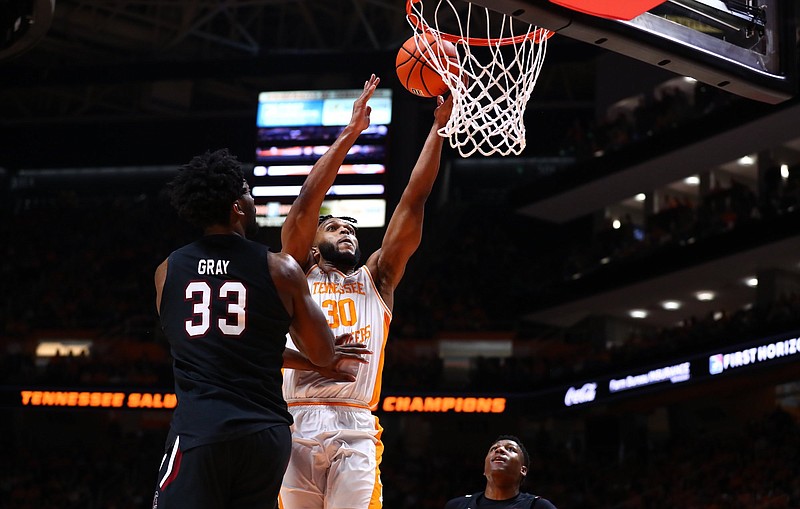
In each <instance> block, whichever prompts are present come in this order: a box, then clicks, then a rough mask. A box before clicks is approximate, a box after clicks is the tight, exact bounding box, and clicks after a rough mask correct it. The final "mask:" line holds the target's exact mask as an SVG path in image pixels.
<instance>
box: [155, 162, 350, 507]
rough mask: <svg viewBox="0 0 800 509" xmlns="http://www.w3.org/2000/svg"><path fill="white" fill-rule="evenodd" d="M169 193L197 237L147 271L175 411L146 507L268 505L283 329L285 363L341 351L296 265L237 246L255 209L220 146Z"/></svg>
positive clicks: (275, 468) (282, 423) (279, 471)
mask: <svg viewBox="0 0 800 509" xmlns="http://www.w3.org/2000/svg"><path fill="white" fill-rule="evenodd" d="M169 191H170V196H171V200H172V204H173V205H174V206H175V208H176V209H177V211H178V213H179V215H180V216H181V217H182V218H184V219H186V220H188V221H189V222H191V223H192V224H194V225H196V226H199V227H201V228H203V231H204V235H203V237H202V238H200V239H199V240H197V241H196V242H194V243H191V244H188V245H186V246H184V247H182V248H180V249H178V250H176V251H174V252H173V253H172V254H170V255H169V257H168V258H167V260H165V261H164V262H163V263H162V264H161V265H160V266H159V267H158V269H157V270H156V274H155V283H156V307H157V309H158V311H159V315H160V318H161V325H162V328H163V330H164V332H165V334H166V337H167V339H168V340H169V342H170V346H171V351H172V356H173V358H174V363H173V372H174V376H175V392H176V395H177V398H178V405H177V407H176V408H175V412H174V415H173V419H172V424H171V428H170V432H169V436H168V439H167V448H166V454H165V456H164V459H163V460H162V463H161V468H160V472H159V477H158V486H157V489H156V493H155V498H154V500H153V508H154V509H156V508H159V509H173V508H176V509H177V508H180V509H197V508H201V509H204V508H209V509H211V508H214V509H219V508H226V507H230V508H234V507H235V508H236V509H245V508H252V509H256V508H259V509H265V508H272V507H274V506H275V504H276V500H277V496H278V490H279V488H280V484H281V479H282V477H283V474H284V472H285V470H286V464H287V462H288V461H289V452H290V447H291V435H290V433H289V425H290V424H291V422H292V418H291V416H290V415H289V413H288V412H287V408H286V402H285V401H284V399H283V396H282V394H281V383H282V376H281V367H282V365H283V353H284V345H285V343H286V333H287V332H288V331H289V329H291V330H292V333H293V335H294V337H296V338H301V339H300V341H299V343H297V346H298V348H299V349H300V350H301V351H302V353H303V354H304V355H305V356H299V355H295V356H294V357H293V362H295V363H306V364H313V365H315V366H317V367H320V369H324V370H327V371H329V372H330V371H335V366H336V365H337V363H338V362H339V360H340V357H341V356H342V355H341V354H336V353H335V350H334V338H333V335H332V333H331V330H330V327H328V322H327V320H326V319H325V317H324V315H323V314H322V311H321V310H320V308H319V306H318V305H317V304H316V303H315V302H314V301H313V300H311V296H310V294H309V290H308V285H307V283H306V278H305V274H303V272H302V270H301V269H300V266H299V265H298V264H297V262H296V261H295V260H294V259H293V258H291V257H290V256H288V255H284V254H280V253H271V252H269V251H268V248H267V247H266V246H264V245H261V244H258V243H256V242H252V241H250V240H247V238H246V237H247V235H248V234H252V233H253V232H254V231H255V229H256V228H257V226H256V220H255V204H254V202H253V197H252V196H251V194H250V188H249V186H248V184H247V182H246V181H245V179H244V174H243V172H242V170H241V168H240V164H239V162H238V161H237V160H236V158H235V157H233V156H232V155H230V154H229V153H228V151H227V150H224V149H223V150H218V151H216V152H209V153H206V154H204V155H202V156H198V157H195V158H194V159H192V161H191V162H190V163H189V164H187V165H185V166H183V167H182V168H181V169H180V172H179V173H178V175H177V176H176V177H175V179H174V180H173V181H172V182H171V183H170V185H169ZM345 356H347V355H346V354H345Z"/></svg>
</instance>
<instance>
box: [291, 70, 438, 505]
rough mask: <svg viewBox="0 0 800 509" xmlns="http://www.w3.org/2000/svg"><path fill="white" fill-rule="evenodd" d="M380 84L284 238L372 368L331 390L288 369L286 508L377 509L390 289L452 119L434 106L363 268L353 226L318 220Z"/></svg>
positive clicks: (416, 235) (301, 201)
mask: <svg viewBox="0 0 800 509" xmlns="http://www.w3.org/2000/svg"><path fill="white" fill-rule="evenodd" d="M379 82H380V79H379V78H377V77H375V75H372V76H371V77H370V79H369V80H367V82H366V83H365V84H364V91H363V92H362V94H361V96H360V97H359V98H358V99H357V100H356V101H355V103H354V104H353V114H352V118H351V120H350V123H349V124H348V125H347V126H346V127H345V128H344V130H343V132H342V133H341V134H340V135H339V137H338V138H337V139H336V141H335V142H334V143H333V145H331V147H330V149H329V150H328V151H327V152H326V153H325V154H324V155H323V156H322V157H321V158H320V159H319V160H318V161H317V163H316V164H315V165H314V168H313V169H312V170H311V172H310V173H309V175H308V177H307V178H306V181H305V183H304V184H303V187H302V189H301V190H300V194H299V195H298V197H297V199H296V200H295V202H294V204H293V205H292V208H291V210H290V212H289V215H288V216H287V218H286V222H285V223H284V225H283V228H282V230H281V242H282V249H281V250H282V252H284V253H288V254H289V255H291V256H292V257H294V258H295V259H296V260H297V261H298V263H299V264H300V266H301V267H302V268H303V269H304V270H305V271H306V277H307V279H308V285H309V289H310V290H311V294H312V298H314V299H315V300H316V301H317V302H318V303H319V305H320V306H321V307H322V310H323V313H324V314H325V315H326V316H327V318H328V324H329V325H330V327H331V328H332V329H333V333H334V335H335V336H339V335H341V334H345V333H350V334H351V335H352V341H353V342H360V343H365V344H366V345H367V348H368V349H369V350H370V351H371V352H372V357H371V359H370V360H369V363H366V364H365V363H362V362H355V361H354V362H353V364H352V368H353V372H354V373H355V382H352V383H347V382H337V381H332V380H329V379H326V378H325V377H323V376H321V375H319V374H318V373H315V372H312V371H300V370H292V369H287V370H285V372H284V383H283V392H284V397H285V398H286V400H287V403H288V405H289V411H290V413H291V414H292V416H293V417H294V425H293V426H292V455H291V459H290V462H289V467H288V469H287V471H286V475H285V477H284V480H283V486H282V487H281V496H280V503H281V507H282V508H283V509H323V508H324V509H375V508H380V507H382V486H381V481H380V471H379V469H378V465H379V463H380V461H381V455H382V451H383V444H382V443H381V432H382V428H381V427H380V425H379V424H378V419H377V417H375V416H373V415H372V410H375V409H376V408H377V405H378V399H379V397H380V389H381V371H382V368H383V355H384V346H385V344H386V339H387V337H388V334H389V323H390V322H391V318H392V306H393V304H394V290H395V288H396V287H397V284H398V283H399V282H400V279H401V278H402V277H403V273H404V271H405V268H406V264H407V263H408V260H409V258H410V257H411V255H412V254H413V253H414V252H415V251H416V250H417V248H418V247H419V244H420V240H421V236H422V222H423V215H424V210H425V201H426V200H427V198H428V195H429V194H430V193H431V190H432V188H433V184H434V181H435V180H436V175H437V174H438V171H439V160H440V157H441V152H442V144H443V139H442V138H441V137H440V136H439V135H438V134H437V132H436V131H437V130H438V129H440V128H441V127H443V126H444V125H445V124H446V123H447V121H448V119H449V117H450V112H451V111H452V99H451V98H450V99H447V100H446V101H445V100H443V99H442V98H441V97H439V98H437V108H436V110H435V112H434V122H433V126H432V128H431V130H430V133H429V134H428V137H427V139H426V141H425V144H424V146H423V147H422V151H421V153H420V155H419V158H418V160H417V162H416V165H415V166H414V169H413V170H412V172H411V177H410V179H409V182H408V185H407V186H406V188H405V190H404V191H403V195H402V196H401V198H400V201H399V203H398V204H397V208H396V209H395V211H394V213H393V214H392V217H391V219H390V220H389V224H388V226H387V227H386V233H385V235H384V237H383V242H382V244H381V247H380V249H378V250H377V251H376V252H374V253H372V255H370V256H369V257H368V258H367V260H366V262H365V263H364V264H363V265H359V263H360V254H361V252H360V249H359V245H358V238H357V237H356V225H355V220H353V219H352V218H339V217H330V216H326V217H319V210H320V207H321V206H322V202H323V200H324V198H325V195H326V193H327V192H328V189H329V188H330V187H331V185H332V184H333V182H334V179H335V178H336V174H337V172H338V170H339V167H340V166H341V165H342V163H343V162H344V159H345V156H346V155H347V152H348V151H349V150H350V148H351V147H352V146H353V144H354V143H355V141H356V139H357V138H358V136H359V135H360V134H361V132H362V131H364V130H365V129H366V128H367V127H369V123H370V119H369V115H370V111H371V109H370V107H369V106H368V105H367V102H368V100H369V98H370V97H371V96H372V94H373V92H374V91H375V88H376V87H377V86H378V83H379Z"/></svg>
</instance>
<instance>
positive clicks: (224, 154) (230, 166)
mask: <svg viewBox="0 0 800 509" xmlns="http://www.w3.org/2000/svg"><path fill="white" fill-rule="evenodd" d="M244 183H245V178H244V172H243V171H242V166H241V163H240V162H239V160H238V159H237V158H236V156H234V155H232V154H231V153H230V152H228V149H226V148H223V149H219V150H216V151H214V152H210V151H209V152H206V153H205V154H202V155H198V156H195V157H194V158H192V160H191V161H189V162H188V163H187V164H185V165H183V166H181V167H180V168H179V170H178V174H177V175H176V176H175V178H173V179H172V181H171V182H170V183H169V184H168V185H167V190H168V192H169V197H170V202H171V203H172V206H173V207H175V210H177V212H178V215H179V216H180V217H181V218H183V219H185V220H186V221H188V222H189V223H191V224H193V225H195V226H199V227H200V228H206V227H208V226H211V225H214V224H225V225H227V224H229V222H230V208H231V204H232V203H233V202H234V201H236V200H237V199H238V198H239V197H241V196H242V195H243V194H244V191H245V188H244Z"/></svg>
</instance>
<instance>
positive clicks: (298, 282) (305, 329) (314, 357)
mask: <svg viewBox="0 0 800 509" xmlns="http://www.w3.org/2000/svg"><path fill="white" fill-rule="evenodd" d="M267 261H268V263H269V273H270V275H271V276H272V280H273V281H274V283H275V287H276V288H277V289H278V293H279V294H280V295H281V300H282V301H283V304H284V307H285V308H286V311H287V312H288V313H289V315H290V316H291V317H292V322H291V325H290V330H291V331H292V338H293V339H294V340H295V344H296V345H297V347H298V349H299V350H300V351H301V352H302V353H303V354H304V355H305V356H306V357H307V358H308V360H310V361H311V362H312V363H313V364H314V365H316V366H330V365H331V364H332V363H333V362H334V360H335V357H334V338H333V333H332V332H331V329H330V327H329V326H328V320H326V319H325V315H323V314H322V310H321V309H320V308H319V306H318V305H317V303H316V302H314V300H313V299H312V298H311V294H310V293H309V291H308V283H307V282H306V278H305V275H304V274H303V271H302V270H301V269H300V266H299V265H298V264H297V262H296V261H295V260H294V259H292V258H290V257H289V256H286V255H285V254H284V253H270V254H269V256H268V258H267Z"/></svg>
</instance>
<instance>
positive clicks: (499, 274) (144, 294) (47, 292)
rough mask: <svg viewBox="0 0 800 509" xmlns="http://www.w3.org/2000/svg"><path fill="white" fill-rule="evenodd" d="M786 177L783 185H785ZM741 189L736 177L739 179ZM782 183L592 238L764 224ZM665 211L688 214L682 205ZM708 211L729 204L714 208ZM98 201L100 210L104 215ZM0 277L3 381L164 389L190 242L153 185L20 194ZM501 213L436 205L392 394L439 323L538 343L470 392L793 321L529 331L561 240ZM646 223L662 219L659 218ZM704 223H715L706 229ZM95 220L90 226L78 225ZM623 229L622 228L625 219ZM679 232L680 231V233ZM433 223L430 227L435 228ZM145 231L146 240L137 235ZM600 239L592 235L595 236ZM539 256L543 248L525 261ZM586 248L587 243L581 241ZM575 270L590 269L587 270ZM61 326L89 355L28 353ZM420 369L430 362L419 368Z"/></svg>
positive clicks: (542, 380) (724, 315)
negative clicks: (768, 199) (161, 315)
mask: <svg viewBox="0 0 800 509" xmlns="http://www.w3.org/2000/svg"><path fill="white" fill-rule="evenodd" d="M792 182H794V180H793V179H789V180H787V183H786V184H785V185H784V186H783V187H781V188H780V189H782V190H783V189H785V190H789V191H791V189H793V188H792V187H791V186H792V185H794V184H792ZM734 187H735V186H734ZM782 190H779V193H778V194H777V196H778V201H777V203H780V204H784V205H781V208H779V209H777V210H773V211H772V216H770V217H765V216H768V215H769V214H767V213H766V212H764V213H762V214H754V213H752V211H753V210H764V209H760V208H759V206H758V201H757V200H755V199H753V198H748V197H747V196H749V193H747V192H744V191H734V192H731V193H728V192H725V191H724V190H718V191H717V192H715V193H712V196H710V197H708V202H709V203H715V202H718V201H720V199H719V196H720V195H724V196H727V197H729V198H731V199H730V200H722V201H725V202H726V203H731V204H733V206H734V208H736V209H738V208H741V207H739V206H737V205H736V203H738V200H739V198H736V197H737V196H738V197H741V199H742V200H745V201H746V202H747V203H748V204H749V205H748V207H747V211H751V212H749V213H748V212H744V213H742V214H741V215H737V216H736V217H735V218H733V219H730V220H729V221H728V222H726V223H725V226H720V218H721V217H723V216H722V215H720V214H712V215H710V216H707V219H709V220H708V221H707V222H706V223H703V222H702V221H700V220H699V219H698V218H699V217H701V216H702V214H690V215H688V216H687V218H684V219H681V220H680V221H678V220H675V221H670V222H669V224H671V225H674V224H677V225H680V226H679V227H677V230H676V227H670V226H667V227H665V228H662V229H661V230H662V231H663V230H668V231H669V234H668V235H669V236H670V238H671V239H672V240H671V241H670V242H667V241H664V240H663V238H664V237H665V235H667V234H664V233H662V234H661V237H660V239H662V240H658V241H655V240H652V239H651V238H650V235H649V234H647V235H645V237H644V238H642V239H641V240H637V239H630V238H629V239H627V240H626V242H629V243H633V242H635V243H638V244H640V247H637V248H632V247H627V248H624V249H620V248H619V246H620V245H622V244H619V243H618V244H616V246H617V248H610V247H609V246H613V245H614V243H613V242H611V241H609V240H608V237H606V236H603V235H599V236H597V237H595V238H594V239H592V238H587V239H585V242H586V245H587V246H591V245H593V244H592V242H595V244H597V243H598V242H599V243H600V244H601V245H603V246H605V247H604V249H606V250H607V251H602V253H603V254H604V255H605V256H608V257H609V258H610V259H611V260H612V263H610V264H606V265H601V264H600V263H597V267H598V268H601V267H603V266H611V265H613V263H616V262H621V261H624V260H625V259H626V258H628V257H642V256H644V254H643V253H653V252H657V249H656V246H659V245H660V246H666V245H670V244H676V243H679V240H678V239H680V238H684V237H683V236H686V235H691V236H692V237H694V238H696V239H704V238H707V239H711V241H713V239H714V236H715V235H720V234H723V233H727V232H731V231H734V232H735V231H736V230H737V228H739V227H740V226H748V225H752V224H756V225H757V224H758V222H760V221H769V220H770V219H771V218H772V217H773V216H774V215H775V214H794V213H796V212H792V209H793V208H794V202H791V201H787V200H786V199H785V195H786V194H790V193H785V192H784V191H782ZM682 208H685V206H684V205H682V204H677V205H676V206H675V207H674V208H672V209H667V210H666V211H665V212H670V214H671V217H684V216H685V214H679V213H677V209H682ZM710 208H711V209H713V210H726V209H720V208H716V206H713V205H710ZM97 210H103V211H104V213H103V214H101V215H98V214H97V212H96V211H97ZM6 213H7V214H9V215H10V218H11V220H9V221H4V222H3V229H4V230H5V231H4V232H3V233H4V234H5V235H6V238H13V239H17V241H15V242H11V243H7V244H5V247H4V250H5V252H4V256H3V262H2V274H1V276H2V277H3V280H4V281H5V282H6V284H7V288H8V295H14V298H13V299H6V300H5V301H4V303H3V306H2V307H1V308H0V324H1V325H2V335H3V343H4V345H3V346H4V348H3V352H2V356H0V366H2V368H3V369H2V370H0V383H6V384H21V383H26V384H37V385H55V386H60V385H64V384H73V385H83V386H106V385H129V386H132V385H133V386H135V385H144V386H150V385H157V386H160V387H169V386H171V371H170V357H169V354H168V349H167V345H166V343H165V342H164V340H163V338H162V336H161V333H160V330H159V328H158V324H157V316H156V314H155V312H154V309H153V289H152V284H153V283H152V271H153V269H154V267H155V266H156V265H157V264H158V263H159V262H160V260H162V259H163V257H164V256H166V254H167V253H168V252H169V251H170V250H171V249H172V248H173V247H174V246H177V245H179V243H182V242H184V241H186V240H188V238H190V232H187V231H186V230H185V227H184V226H182V225H181V224H179V223H178V222H177V220H175V219H171V217H172V216H171V215H170V214H169V213H168V211H167V209H166V208H165V204H164V203H163V201H162V200H161V199H160V198H159V195H158V193H154V194H146V193H145V194H135V195H132V196H117V197H106V196H103V195H100V196H96V195H91V194H90V195H89V196H80V197H79V196H77V195H76V194H74V193H70V192H67V193H65V194H63V195H61V196H58V197H51V198H48V199H47V200H34V201H30V200H20V201H19V203H17V208H16V209H14V210H10V211H6ZM503 214H505V212H504V211H502V210H499V209H498V210H495V211H494V212H487V213H484V214H481V215H474V214H471V213H469V204H464V203H458V202H453V203H450V204H448V205H446V206H445V207H444V209H443V210H442V213H441V214H436V216H435V219H433V220H432V221H433V222H432V224H430V225H429V229H428V232H429V235H428V236H427V237H426V239H425V240H424V241H423V246H422V247H421V250H420V252H419V253H418V254H417V255H416V256H415V257H414V258H412V262H411V264H410V265H409V269H408V271H409V277H407V278H405V281H404V283H403V284H402V285H401V286H400V288H399V289H398V293H397V298H396V303H395V313H394V314H395V319H394V324H393V329H392V336H393V338H394V340H393V341H391V342H390V346H389V350H388V355H387V360H386V362H387V369H386V370H385V373H386V375H385V380H384V384H385V387H387V388H392V389H411V388H415V387H425V388H428V389H435V388H437V387H441V386H442V385H443V383H444V382H445V380H444V379H443V370H442V360H441V359H439V358H438V355H437V354H436V351H435V349H429V352H428V355H427V356H409V355H407V354H404V353H403V350H404V349H403V346H402V345H403V343H402V342H403V340H405V339H415V340H431V341H434V340H435V339H436V338H437V337H439V335H440V334H441V333H442V332H447V331H472V332H474V331H498V330H502V331H510V333H511V334H512V335H514V336H515V338H516V340H518V341H525V340H535V343H536V355H531V356H523V357H519V356H514V357H511V358H506V359H501V358H485V359H483V358H478V359H476V360H475V361H474V362H473V365H472V366H471V369H470V383H469V385H468V388H473V389H474V388H480V389H482V390H498V391H502V390H508V389H516V390H529V389H533V388H541V387H543V386H548V385H552V384H556V383H561V382H565V381H569V378H570V377H572V378H578V377H585V376H586V375H590V374H596V373H597V372H598V371H601V370H602V371H606V372H608V371H612V370H617V369H624V368H625V367H626V365H627V364H628V363H631V362H633V361H636V362H639V363H641V362H643V361H647V360H652V361H654V362H655V361H657V360H659V358H668V357H669V356H672V355H676V354H679V353H687V352H692V351H699V350H701V349H705V348H710V347H713V346H716V345H717V344H719V343H720V342H723V341H731V340H732V339H731V338H735V340H736V341H738V342H742V341H746V340H748V339H750V338H751V337H753V336H754V335H762V336H764V335H766V334H773V333H774V334H777V333H781V332H787V331H792V330H794V329H799V328H800V296H798V295H784V296H782V298H780V299H777V300H775V301H774V302H771V303H768V304H763V303H762V304H761V305H759V306H753V307H751V308H750V309H731V310H718V311H717V312H716V313H715V314H711V315H709V316H700V317H686V318H685V320H684V322H683V324H682V325H681V326H676V327H671V328H667V329H663V330H657V331H651V332H647V333H644V332H643V333H638V334H633V335H631V337H630V338H628V339H627V340H626V341H623V342H617V343H618V344H615V345H614V346H613V347H610V346H609V345H607V344H606V343H604V342H603V341H583V340H581V339H580V338H577V337H576V336H575V335H574V333H573V332H571V331H570V330H569V329H566V330H560V331H550V332H549V333H548V334H547V335H537V336H534V337H530V336H528V335H526V333H525V332H524V331H522V330H520V327H521V326H520V323H519V321H518V317H519V315H520V314H521V312H522V311H524V307H523V306H524V305H525V304H526V302H527V300H526V299H527V298H528V296H530V295H534V294H537V293H542V294H544V293H546V292H547V291H548V288H553V287H555V286H557V285H558V284H560V283H563V281H564V279H565V274H568V273H569V270H567V269H566V268H565V263H564V260H565V259H566V260H567V265H568V266H571V265H569V264H571V263H572V262H573V260H572V259H570V258H568V257H566V256H564V253H565V251H564V247H563V246H562V247H561V249H559V247H558V246H550V247H551V250H550V251H548V250H547V249H542V246H541V245H537V242H536V239H532V238H529V237H528V236H526V235H520V231H524V228H525V224H524V222H520V221H519V220H514V219H511V218H509V217H508V216H504V215H503ZM653 222H654V223H661V224H664V223H665V221H662V220H661V219H653ZM703 224H706V225H708V226H709V228H708V229H707V230H703V226H702V225H703ZM84 225H91V227H92V230H93V231H94V232H96V234H93V235H86V234H79V233H73V232H79V231H80V229H81V228H83V227H84ZM620 230H623V229H622V228H621V229H620ZM676 231H683V232H686V233H682V234H681V235H678V234H676V233H675V232H676ZM431 232H432V233H431ZM143 239H146V240H147V241H146V242H145V241H143ZM598 239H599V240H598ZM531 252H536V253H537V256H530V253H531ZM586 252H591V250H590V249H586ZM583 270H587V269H586V268H584V269H583ZM52 334H55V335H56V336H59V337H61V338H62V339H71V338H82V339H89V340H91V341H92V343H93V346H92V349H91V355H90V356H86V355H77V356H76V355H63V356H61V355H59V356H56V357H55V358H53V359H51V360H50V361H49V362H46V363H43V362H39V363H38V364H37V361H36V357H35V348H36V344H37V342H38V341H39V340H40V339H47V338H48V335H52ZM421 364H424V365H425V366H426V369H425V370H420V369H419V367H420V365H421Z"/></svg>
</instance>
